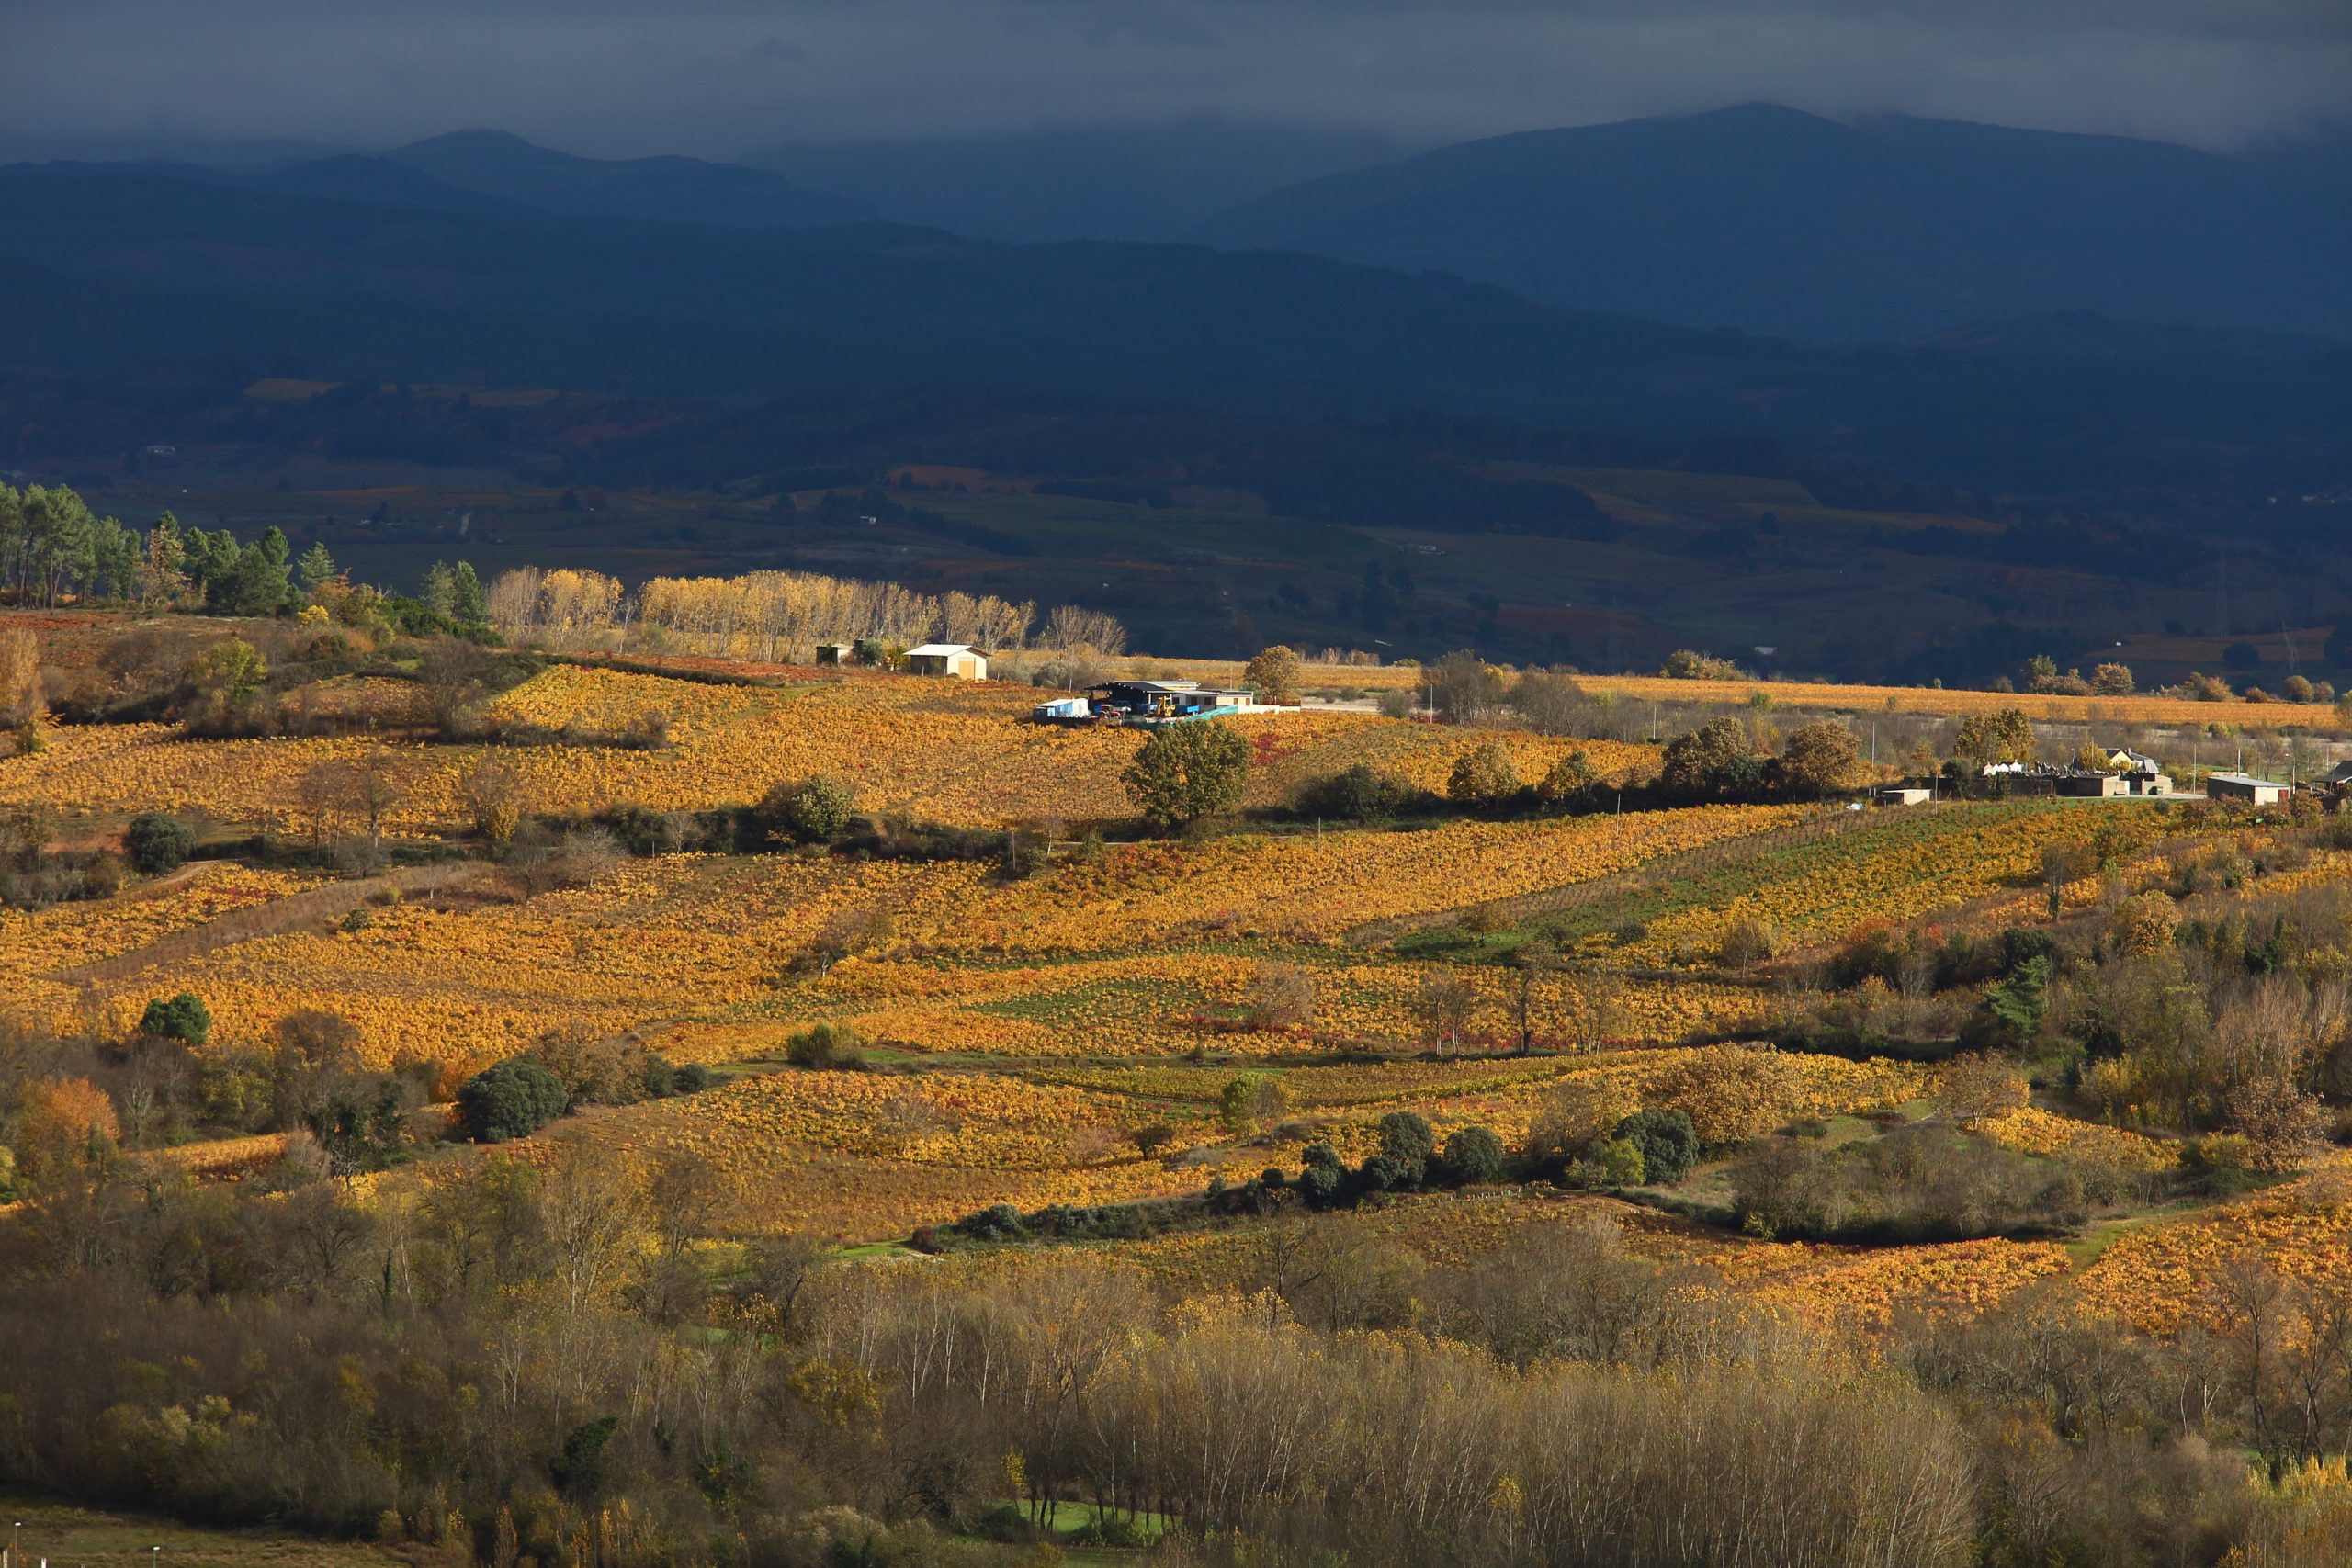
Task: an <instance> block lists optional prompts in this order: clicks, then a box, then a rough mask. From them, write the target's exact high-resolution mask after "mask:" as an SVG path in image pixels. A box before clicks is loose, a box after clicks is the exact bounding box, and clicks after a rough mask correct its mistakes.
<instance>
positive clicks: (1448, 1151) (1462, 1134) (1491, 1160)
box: [1439, 1118, 1687, 1187]
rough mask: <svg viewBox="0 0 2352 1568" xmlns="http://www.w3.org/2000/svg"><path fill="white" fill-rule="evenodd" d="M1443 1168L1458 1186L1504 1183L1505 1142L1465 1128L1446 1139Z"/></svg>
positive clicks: (1487, 1130) (1491, 1134)
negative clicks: (1491, 1182)
mask: <svg viewBox="0 0 2352 1568" xmlns="http://www.w3.org/2000/svg"><path fill="white" fill-rule="evenodd" d="M1686 1121H1687V1118H1686ZM1439 1166H1440V1168H1441V1169H1442V1170H1443V1172H1444V1174H1445V1179H1446V1180H1448V1181H1449V1182H1452V1183H1453V1185H1454V1186H1456V1187H1473V1186H1476V1185H1478V1184H1480V1183H1482V1182H1488V1181H1500V1180H1501V1179H1503V1141H1502V1140H1501V1139H1500V1138H1498V1137H1497V1136H1495V1134H1494V1132H1493V1130H1492V1129H1490V1128H1487V1127H1464V1128H1463V1129H1462V1130H1461V1131H1459V1132H1457V1133H1455V1134H1453V1136H1452V1137H1450V1138H1448V1139H1446V1140H1445V1155H1444V1157H1443V1158H1442V1159H1441V1160H1440V1161H1439Z"/></svg>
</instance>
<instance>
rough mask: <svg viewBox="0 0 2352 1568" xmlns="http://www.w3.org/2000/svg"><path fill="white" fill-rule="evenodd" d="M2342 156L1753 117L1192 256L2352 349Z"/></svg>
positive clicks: (1515, 167)
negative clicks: (2324, 340) (2233, 335)
mask: <svg viewBox="0 0 2352 1568" xmlns="http://www.w3.org/2000/svg"><path fill="white" fill-rule="evenodd" d="M2347 148H2352V142H2347V141H2346V140H2345V139H2344V138H2342V137H2336V138H2334V139H2332V140H2316V139H2315V140H2313V141H2310V142H2308V143H2305V144H2301V145H2299V146H2295V147H2290V148H2285V149H2267V150H2264V151H2262V152H2252V153H2247V154H2244V155H2239V156H2223V155H2220V154H2216V153H2211V152H2199V151H2196V150H2194V149H2191V148H2187V147H2178V146H2174V145H2171V144H2168V143H2162V142H2153V141H2133V140H2131V139H2129V138H2124V137H2114V136H2082V135H2069V134H2062V133H2058V132H2051V131H2032V130H2009V129H2006V128H2002V127H1996V126H1985V125H1973V124H1967V123H1963V122H1958V121H1944V120H1927V119H1913V118H1905V117H1901V116H1888V117H1884V118H1877V119H1871V120H1866V121H1862V122H1860V123H1857V124H1852V125H1849V124H1843V123H1840V122H1838V121H1836V120H1830V119H1825V118H1820V117H1818V116H1815V115H1810V114H1804V113H1802V112H1800V111H1798V110H1795V109H1789V108H1781V107H1775V106H1770V105H1749V106H1746V107H1738V108H1731V109H1722V110H1717V111H1713V112H1711V113H1707V114H1699V115H1690V116H1683V117H1679V118H1658V119H1644V120H1627V121H1622V122H1619V123H1616V124H1611V125H1596V126H1585V127H1578V128H1575V129H1569V130H1536V131H1526V132H1521V133H1518V134H1515V135H1510V136H1498V137H1491V138H1487V139H1486V140H1483V141H1468V142H1463V143H1459V144H1457V145H1454V146H1450V147H1444V148H1441V149H1439V150H1437V151H1435V152H1426V153H1422V154H1420V155H1419V156H1417V157H1411V158H1406V159H1402V160H1399V161H1397V162H1395V163H1391V164H1382V165H1379V166H1377V167H1374V168H1367V169H1359V170H1355V171H1351V172H1349V173H1345V174H1339V175H1329V176H1326V177H1324V178H1322V179H1318V180H1312V181H1308V182H1306V183H1304V184H1301V185H1296V186H1290V187H1288V188H1286V189H1283V190H1279V191H1275V192H1273V193H1272V194H1270V195H1267V196H1263V197H1258V198H1256V199H1255V200H1252V201H1249V202H1245V203H1243V204H1241V205H1240V206H1238V207H1237V208H1234V209H1231V210H1229V211H1227V212H1226V213H1223V214H1221V215H1219V216H1218V217H1216V218H1214V219H1212V220H1209V221H1208V222H1206V223H1205V224H1204V225H1203V226H1202V227H1201V228H1200V229H1199V230H1198V231H1197V236H1198V237H1199V238H1201V239H1203V240H1204V241H1206V242H1207V243H1213V244H1217V245H1221V246H1226V247H1231V248H1272V249H1283V250H1299V251H1306V252H1309V253H1311V254H1318V255H1329V256H1333V257H1338V258H1340V259H1344V260H1350V261H1361V262H1368V263H1372V264H1374V265H1384V266H1394V267H1398V268H1402V269H1404V270H1407V271H1414V272H1419V271H1429V270H1434V271H1442V272H1452V273H1456V274H1458V275H1460V276H1464V277H1467V278H1473V279H1476V280H1478V281H1481V282H1488V283H1495V284H1498V285H1500V286H1502V287H1504V288H1510V289H1512V290H1514V291H1516V292H1519V293H1522V294H1525V295H1527V296H1529V297H1530V298H1532V299H1540V300H1544V301H1545V302H1547V303H1551V304H1559V305H1572V306H1573V307H1575V308H1577V309H1580V310H1609V311H1619V312H1623V313H1627V314H1632V315H1639V316H1645V317H1649V318H1652V319H1655V320H1659V321H1677V322H1680V323H1683V324H1686V325H1693V326H1712V325H1734V326H1738V327H1741V328H1744V329H1746V330H1747V331H1751V332H1763V333H1781V334H1786V335H1790V336H1796V337H1804V338H1813V339H1820V340H1843V341H1868V340H1884V339H1899V338H1911V337H1917V336H1920V335H1923V334H1926V333H1934V332H1939V331H1942V330H1945V329H1947V328H1950V327H1951V326H1953V325H1954V324H1955V323H1960V322H1966V321H1994V320H2003V319H2007V318H2014V317H2019V316H2026V315H2031V314H2036V313H2040V312H2049V311H2059V310H2095V311H2098V312H2101V313H2104V314H2107V315H2110V316H2117V317H2126V318H2131V319H2134V320H2141V321H2182V322H2186V323H2189V324H2192V325H2199V326H2212V327H2240V328H2251V329H2257V330H2262V331H2268V332H2279V333H2305V334H2312V333H2316V334H2322V335H2326V336H2331V337H2337V338H2346V339H2352V288H2346V286H2345V282H2344V278H2345V273H2344V265H2345V260H2346V256H2347V255H2352V203H2346V202H2345V201H2343V200H2341V199H2340V196H2341V194H2342V193H2343V192H2345V191H2346V189H2352V180H2347V177H2346V174H2347V171H2346V169H2345V167H2344V164H2345V162H2346V158H2345V152H2346V149H2347Z"/></svg>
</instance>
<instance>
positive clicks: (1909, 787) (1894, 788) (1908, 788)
mask: <svg viewBox="0 0 2352 1568" xmlns="http://www.w3.org/2000/svg"><path fill="white" fill-rule="evenodd" d="M1934 798H1935V791H1933V790H1931V789H1928V787H1927V786H1926V785H1924V784H1885V785H1883V786H1881V788H1880V789H1879V791H1878V795H1877V799H1878V803H1879V804H1880V805H1881V806H1925V805H1926V804H1928V801H1930V800H1932V799H1934Z"/></svg>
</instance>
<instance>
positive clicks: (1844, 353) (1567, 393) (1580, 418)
mask: <svg viewBox="0 0 2352 1568" xmlns="http://www.w3.org/2000/svg"><path fill="white" fill-rule="evenodd" d="M220 355H229V356H232V357H233V358H235V359H236V360H238V361H239V362H242V363H243V364H246V365H249V366H251V367H253V368H254V374H262V373H265V372H266V371H270V370H274V371H277V372H279V373H286V374H303V375H315V376H322V377H325V378H330V379H342V378H355V377H363V376H384V377H390V378H398V379H402V380H416V381H464V380H467V379H469V378H475V377H480V378H485V379H487V380H488V381H490V382H492V383H498V384H505V385H538V386H559V387H572V388H580V389H603V390H609V391H618V392H628V393H641V394H656V395H667V396H699V397H714V396H715V397H741V396H746V395H750V396H770V395H775V394H778V393H783V392H789V391H794V390H800V389H809V388H818V387H830V386H842V385H858V386H865V387H869V388H871V387H878V386H887V385H890V384H894V383H902V382H908V381H916V380H926V379H957V380H967V381H981V382H988V383H991V384H996V385H1002V386H1009V387H1019V388H1033V389H1048V388H1051V389H1072V390H1077V391H1082V392H1087V393H1092V394H1098V395H1103V394H1107V395H1115V396H1150V397H1156V398H1178V399H1185V400H1195V401H1199V402H1202V403H1206V404H1212V405H1218V406H1235V407H1242V408H1249V409H1257V410H1286V411H1292V412H1313V411H1320V410H1339V411H1343V412H1351V413H1356V414H1383V413H1389V412H1397V411H1401V410H1407V409H1414V408H1430V409H1442V410H1448V411H1453V412H1463V413H1469V414H1476V415H1482V416H1488V417H1498V418H1505V419H1511V420H1519V421H1529V422H1534V423H1546V424H1553V425H1569V426H1575V427H1578V428H1590V429H1601V430H1611V431H1617V432H1623V433H1631V434H1668V435H1674V436H1679V437H1688V436H1690V435H1693V434H1719V435H1726V436H1730V437H1734V438H1736V439H1740V440H1746V441H1750V442H1758V441H1760V442H1764V443H1766V444H1770V443H1775V442H1779V443H1789V444H1793V445H1796V446H1802V447H1804V449H1806V450H1808V451H1811V452H1814V453H1815V454H1817V455H1821V456H1825V457H1861V458H1865V459H1868V460H1871V461H1873V462H1877V463H1883V464H1889V465H1894V466H1895V467H1898V468H1901V469H1903V470H1904V471H1905V472H1908V473H1912V474H1917V475H1925V476H1929V477H1934V478H1939V479H1951V480H1957V481H1961V482H1966V483H1970V484H1979V485H1985V486H1988V487H1999V488H2004V489H2029V490H2037V491H2079V490H2084V489H2098V488H2101V487H2105V488H2109V489H2112V488H2114V487H2118V486H2130V487H2132V488H2134V489H2136V490H2140V491H2152V490H2153V491H2165V490H2177V489H2183V488H2187V489H2192V490H2195V491H2199V492H2201V493H2216V494H2222V495H2233V496H2239V497H2243V496H2245V495H2249V494H2255V493H2265V494H2267V493H2270V492H2271V491H2276V490H2278V489H2283V488H2296V487H2300V488H2301V489H2303V490H2310V489H2318V488H2323V487H2324V486H2327V485H2330V484H2334V483H2337V482H2340V475H2341V469H2342V468H2343V465H2344V442H2343V432H2344V431H2345V430H2346V428H2352V354H2347V353H2346V351H2343V350H2335V349H2330V348H2327V347H2324V346H2318V347H2314V348H2313V349H2312V351H2311V352H2310V353H2309V354H2307V355H2301V356H2300V357H2296V358H2293V359H2290V360H2288V361H2286V362H2283V363H2282V362H2280V361H2279V360H2278V359H2277V358H2276V357H2275V356H2268V357H2249V356H2245V355H2239V354H2236V353H2233V352H2227V351H2225V350H2223V349H2217V348H2216V347H2215V346H2214V345H2212V344H2203V343H2200V342H2197V341H2186V342H2184V344H2183V346H2182V349H2181V352H2179V353H2178V354H2176V355H2170V356H2168V357H2165V358H2161V359H2157V360H2153V361H2144V360H2143V361H2140V362H2131V363H2125V364H2118V363H2113V362H2109V361H2107V360H2103V359H2101V358H2098V357H2096V356H2085V355H2079V354H2025V355H2016V354H1991V355H1988V354H1983V353H1962V352H1956V351H1954V350H1952V349H1950V348H1900V347H1885V346H1880V347H1841V346H1819V345H1808V344H1793V343H1788V342H1783V341H1778V340H1772V339H1760V338H1754V337H1749V336H1746V335H1743V334H1740V333H1723V332H1713V333H1707V332H1697V331H1692V330H1690V329H1685V328H1679V327H1674V326H1670V325H1666V324H1663V323H1659V322H1656V321H1641V320H1636V319H1633V318H1629V317H1623V316H1604V315H1598V314H1592V313H1587V312H1578V311H1570V310H1560V309H1555V308H1549V307H1545V306H1543V305H1540V304H1537V303H1534V302H1532V301H1530V300H1528V299H1522V298H1520V297H1518V296H1515V295H1512V294H1510V293H1509V292H1507V291H1505V290H1503V289H1500V288H1494V287H1491V286H1487V285H1482V284H1476V283H1465V282H1464V281H1461V280H1460V279H1456V278H1449V277H1444V276H1408V275H1406V274H1404V273H1400V272H1397V271H1393V270H1387V269H1382V268H1377V267H1372V266H1365V265H1350V264H1343V263H1339V262H1333V261H1329V260H1325V259H1321V258H1317V257H1313V256H1307V255H1301V254H1264V253H1259V254H1227V253H1221V252H1217V251H1214V250H1210V249H1206V248H1203V247H1199V246H1187V245H1170V244H1160V245H1145V244H1110V243H1063V244H1050V245H1008V244H993V243H980V242H974V241H967V240H961V239H957V238H956V237H954V236H951V235H947V234H944V233H940V232H937V231H926V230H912V229H905V228H899V227H893V226H889V225H882V224H866V225H855V226H849V227H841V228H825V229H770V230H753V229H727V228H720V227H716V226H706V225H681V224H671V223H657V222H651V221H643V220H623V219H611V218H593V219H592V218H581V217H574V216H567V215H560V214H549V213H543V212H537V211H532V210H528V209H513V210H505V209H488V210H460V209H451V208H447V207H434V206H420V205H417V204H415V203H413V202H412V203H405V204H396V205H383V204H372V205H371V204H365V203H360V202H356V201H351V200H322V199H318V198H315V197H303V196H297V195H290V194H287V193H285V192H283V191H260V190H253V189H248V188H241V187H237V186H228V185H224V184H222V183H220V180H219V178H218V177H217V176H214V177H208V178H201V179H199V178H190V177H185V176H182V175H178V174H176V173H175V172H173V171H169V170H164V171H158V170H156V169H154V168H153V167H146V166H136V167H125V168H122V169H119V170H117V171H114V172H112V173H111V174H109V173H108V172H107V170H105V169H103V168H99V167H95V166H87V165H85V166H79V167H76V168H74V169H71V170H66V171H60V170H57V169H53V168H42V167H31V166H25V165H17V166H14V167H11V168H9V169H7V170H5V171H0V364H17V365H26V366H39V365H58V366H65V367H104V366H122V365H138V364H150V363H153V362H156V361H162V360H183V361H185V360H192V359H201V358H205V357H208V356H215V357H217V356H220Z"/></svg>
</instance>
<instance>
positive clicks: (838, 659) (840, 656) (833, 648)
mask: <svg viewBox="0 0 2352 1568" xmlns="http://www.w3.org/2000/svg"><path fill="white" fill-rule="evenodd" d="M851 652H852V649H851V647H850V645H849V644H848V643H845V642H820V643H819V644H818V645H817V662H818V663H820V664H847V663H848V662H849V661H850V654H851Z"/></svg>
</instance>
